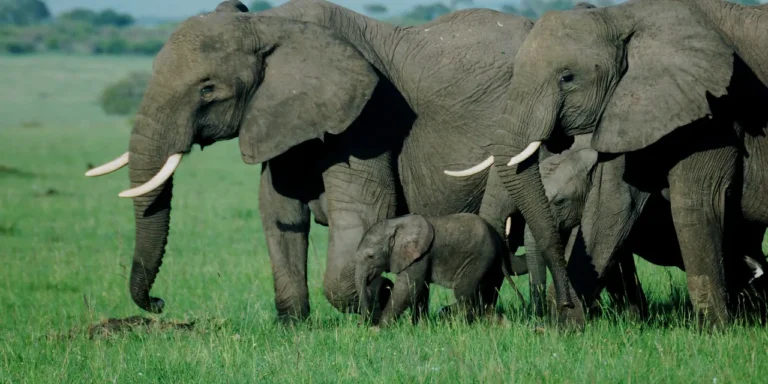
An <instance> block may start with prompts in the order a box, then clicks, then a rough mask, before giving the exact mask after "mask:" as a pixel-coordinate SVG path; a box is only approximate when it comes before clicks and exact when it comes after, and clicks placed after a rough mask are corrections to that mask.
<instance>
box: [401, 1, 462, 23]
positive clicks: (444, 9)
mask: <svg viewBox="0 0 768 384" xmlns="http://www.w3.org/2000/svg"><path fill="white" fill-rule="evenodd" d="M448 13H451V8H448V6H446V5H445V4H443V3H432V4H427V5H417V6H415V7H413V9H411V10H410V11H408V13H406V14H405V18H407V19H412V20H420V21H430V20H434V19H436V18H438V17H440V16H442V15H445V14H448Z"/></svg>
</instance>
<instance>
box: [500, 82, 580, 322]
mask: <svg viewBox="0 0 768 384" xmlns="http://www.w3.org/2000/svg"><path fill="white" fill-rule="evenodd" d="M518 80H519V79H518ZM520 88H523V87H516V86H515V87H513V90H514V91H513V92H519V91H516V89H520ZM512 97H513V100H527V102H526V105H523V106H521V108H517V109H516V110H514V112H513V114H512V116H511V120H510V122H511V124H512V126H511V127H509V128H510V132H511V134H512V135H510V137H509V140H511V141H512V142H511V143H509V145H506V146H505V145H499V146H497V148H498V149H497V151H498V152H499V153H497V154H496V155H497V157H502V158H504V157H507V156H511V158H512V159H513V160H519V161H520V162H519V163H518V164H517V166H509V165H508V164H499V163H497V165H496V166H497V169H498V171H499V176H500V178H501V181H502V183H503V184H504V187H505V188H506V190H507V191H508V192H509V193H510V194H511V196H512V198H513V199H514V201H515V203H516V204H517V206H518V208H519V209H520V212H521V213H522V215H523V218H524V219H525V221H526V223H527V224H528V227H529V228H530V231H531V233H532V234H533V236H534V237H535V238H536V242H537V243H538V245H539V249H541V251H542V255H543V257H544V260H545V261H546V263H547V264H548V265H549V267H550V270H551V272H552V279H553V280H554V283H555V290H556V293H557V301H558V303H557V304H558V306H560V307H567V308H571V307H573V303H572V302H571V299H570V296H569V295H568V288H569V283H568V275H567V272H566V262H565V256H564V247H563V242H562V239H561V237H560V232H559V228H558V225H557V224H556V222H555V219H554V217H553V215H552V212H551V210H550V207H549V200H548V199H547V196H546V194H545V192H544V184H543V183H542V180H541V173H540V172H539V165H538V161H537V159H538V156H536V153H537V152H536V151H534V152H532V153H530V154H529V153H528V151H525V150H523V151H516V152H513V151H514V150H515V149H520V148H527V149H530V148H531V147H532V146H533V147H536V149H538V146H537V144H536V143H537V142H541V141H544V140H546V139H548V138H549V137H550V136H552V133H553V130H554V126H555V121H556V118H557V115H556V112H555V111H556V110H557V107H558V106H559V105H558V99H557V97H556V96H555V95H554V94H552V93H547V96H545V97H530V95H512ZM518 97H524V98H520V99H518ZM528 103H530V104H528ZM519 154H524V155H525V157H526V158H525V159H520V157H521V156H516V155H519Z"/></svg>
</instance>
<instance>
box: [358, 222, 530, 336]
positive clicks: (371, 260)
mask: <svg viewBox="0 0 768 384" xmlns="http://www.w3.org/2000/svg"><path fill="white" fill-rule="evenodd" d="M509 256H510V255H509V252H507V249H506V246H505V245H504V240H503V239H502V238H501V237H499V235H498V233H497V232H496V231H495V230H494V229H493V227H492V226H491V225H490V224H488V223H487V222H486V221H485V220H483V219H482V218H481V217H480V216H478V215H476V214H472V213H457V214H452V215H445V216H437V217H424V216H422V215H415V214H412V215H406V216H402V217H399V218H395V219H389V220H384V221H382V222H379V223H377V224H375V225H373V226H372V227H371V228H369V229H368V230H367V231H366V232H365V235H363V238H362V240H361V241H360V245H359V246H358V248H357V264H356V269H355V281H356V282H357V290H358V292H359V295H360V302H361V311H362V313H363V315H364V318H367V317H368V315H369V314H370V313H373V312H374V311H375V306H374V305H372V304H373V303H372V302H371V300H370V299H369V296H370V295H369V282H371V281H374V280H375V279H377V278H378V277H380V276H381V274H382V273H383V272H391V273H394V274H395V275H396V276H397V280H396V281H395V284H394V287H392V293H391V294H390V296H389V300H388V302H387V303H386V305H385V306H384V309H383V311H382V313H381V314H380V316H374V317H373V324H382V325H388V324H391V323H392V322H394V321H396V320H397V318H398V317H399V316H400V315H402V313H403V312H404V311H405V310H406V309H408V308H411V309H412V321H413V323H414V324H415V323H417V322H418V321H419V319H420V318H421V317H422V316H423V315H424V314H425V313H427V312H428V309H429V307H428V304H429V284H432V283H434V284H438V285H440V286H443V287H445V288H449V289H453V292H454V295H455V297H456V301H457V307H458V308H460V309H462V310H465V311H466V314H467V320H468V321H470V322H471V321H473V320H474V319H475V318H477V317H478V316H483V315H487V314H494V313H495V311H494V309H495V305H496V301H497V299H498V290H499V288H500V287H501V284H502V282H503V277H505V276H506V277H507V279H508V281H509V283H510V284H511V285H512V287H513V288H514V289H515V291H517V288H516V287H515V283H514V282H513V281H512V279H511V278H509V272H508V260H507V259H508V258H509ZM517 294H518V297H519V298H521V299H522V295H521V294H520V292H519V291H518V292H517Z"/></svg>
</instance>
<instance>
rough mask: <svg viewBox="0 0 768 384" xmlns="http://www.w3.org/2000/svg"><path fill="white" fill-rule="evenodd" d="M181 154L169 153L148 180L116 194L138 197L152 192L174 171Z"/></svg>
mask: <svg viewBox="0 0 768 384" xmlns="http://www.w3.org/2000/svg"><path fill="white" fill-rule="evenodd" d="M181 156H182V154H181V153H175V154H173V155H171V157H169V158H168V160H166V161H165V165H163V168H161V169H160V172H158V173H157V174H156V175H155V176H154V177H152V178H151V179H150V180H149V181H147V182H146V183H144V184H142V185H139V186H138V187H136V188H132V189H128V190H125V191H122V192H120V194H119V195H118V196H120V197H138V196H142V195H146V194H147V193H149V192H152V191H153V190H154V189H155V188H157V187H159V186H161V185H163V183H165V182H166V181H167V180H168V179H169V178H170V177H171V176H172V175H173V172H174V171H176V167H178V166H179V163H180V162H181Z"/></svg>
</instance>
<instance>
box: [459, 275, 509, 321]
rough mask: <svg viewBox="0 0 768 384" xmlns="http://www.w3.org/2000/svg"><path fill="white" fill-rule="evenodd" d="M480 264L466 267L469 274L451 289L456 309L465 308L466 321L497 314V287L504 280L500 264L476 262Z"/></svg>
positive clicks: (498, 287)
mask: <svg viewBox="0 0 768 384" xmlns="http://www.w3.org/2000/svg"><path fill="white" fill-rule="evenodd" d="M478 264H480V265H475V266H473V267H474V268H473V267H472V266H470V267H468V268H466V270H467V273H468V274H469V276H464V277H465V278H462V279H460V281H458V282H457V283H456V285H455V286H454V289H453V293H454V296H456V304H457V306H458V307H459V308H458V309H462V310H466V311H467V312H466V313H467V321H468V322H470V323H471V322H473V321H474V320H475V319H476V318H479V317H481V316H491V317H492V318H493V317H495V316H496V315H497V313H496V302H497V301H498V299H499V289H500V288H501V284H502V282H503V281H504V274H503V272H502V270H501V266H500V265H497V266H495V268H492V267H493V266H494V265H493V263H492V262H491V261H488V262H485V263H478Z"/></svg>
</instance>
